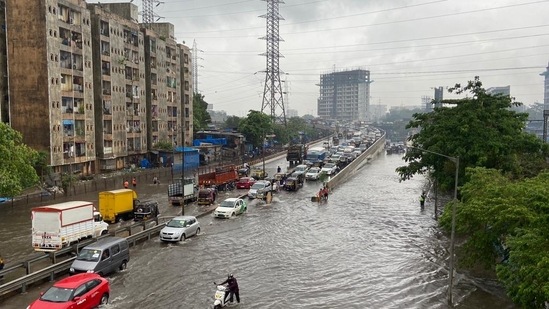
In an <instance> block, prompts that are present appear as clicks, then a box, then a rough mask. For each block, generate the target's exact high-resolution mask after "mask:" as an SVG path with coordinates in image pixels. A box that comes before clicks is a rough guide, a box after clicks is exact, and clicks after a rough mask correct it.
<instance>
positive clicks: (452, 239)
mask: <svg viewBox="0 0 549 309" xmlns="http://www.w3.org/2000/svg"><path fill="white" fill-rule="evenodd" d="M408 147H410V148H414V149H417V150H420V151H424V152H428V153H432V154H434V155H437V156H441V157H445V158H447V159H449V160H450V161H452V162H454V163H455V165H456V171H455V174H456V175H455V180H454V182H455V183H454V200H453V201H452V231H451V233H450V265H449V268H450V269H449V273H448V305H450V306H453V303H454V300H453V295H452V291H453V289H454V245H455V234H456V204H457V200H458V199H457V191H458V180H459V156H457V157H451V156H447V155H444V154H442V153H438V152H434V151H430V150H426V149H422V148H418V147H413V146H408Z"/></svg>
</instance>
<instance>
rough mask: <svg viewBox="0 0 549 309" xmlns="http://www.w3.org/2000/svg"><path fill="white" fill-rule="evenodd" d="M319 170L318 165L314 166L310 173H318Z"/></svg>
mask: <svg viewBox="0 0 549 309" xmlns="http://www.w3.org/2000/svg"><path fill="white" fill-rule="evenodd" d="M319 171H320V169H319V168H318V167H313V168H311V169H310V170H309V173H313V174H315V173H318V172H319Z"/></svg>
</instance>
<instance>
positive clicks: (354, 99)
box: [317, 70, 371, 121]
mask: <svg viewBox="0 0 549 309" xmlns="http://www.w3.org/2000/svg"><path fill="white" fill-rule="evenodd" d="M370 83H371V80H370V71H367V70H351V71H341V72H332V73H328V74H322V75H320V84H319V86H320V97H319V98H318V109H317V114H318V116H319V117H320V118H323V119H333V120H340V121H356V120H358V121H366V120H367V119H368V106H369V105H370Z"/></svg>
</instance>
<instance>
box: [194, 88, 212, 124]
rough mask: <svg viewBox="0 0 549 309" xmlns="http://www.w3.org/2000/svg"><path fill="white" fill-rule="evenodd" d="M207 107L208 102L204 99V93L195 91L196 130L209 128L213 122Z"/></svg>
mask: <svg viewBox="0 0 549 309" xmlns="http://www.w3.org/2000/svg"><path fill="white" fill-rule="evenodd" d="M207 109H208V103H207V102H206V101H204V95H202V94H200V93H195V94H194V95H193V127H194V129H195V131H200V130H205V129H207V128H208V123H211V122H212V118H211V117H210V114H208V112H207Z"/></svg>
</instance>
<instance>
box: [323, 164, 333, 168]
mask: <svg viewBox="0 0 549 309" xmlns="http://www.w3.org/2000/svg"><path fill="white" fill-rule="evenodd" d="M334 166H335V164H333V163H328V164H325V165H324V167H325V168H332V167H334Z"/></svg>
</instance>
